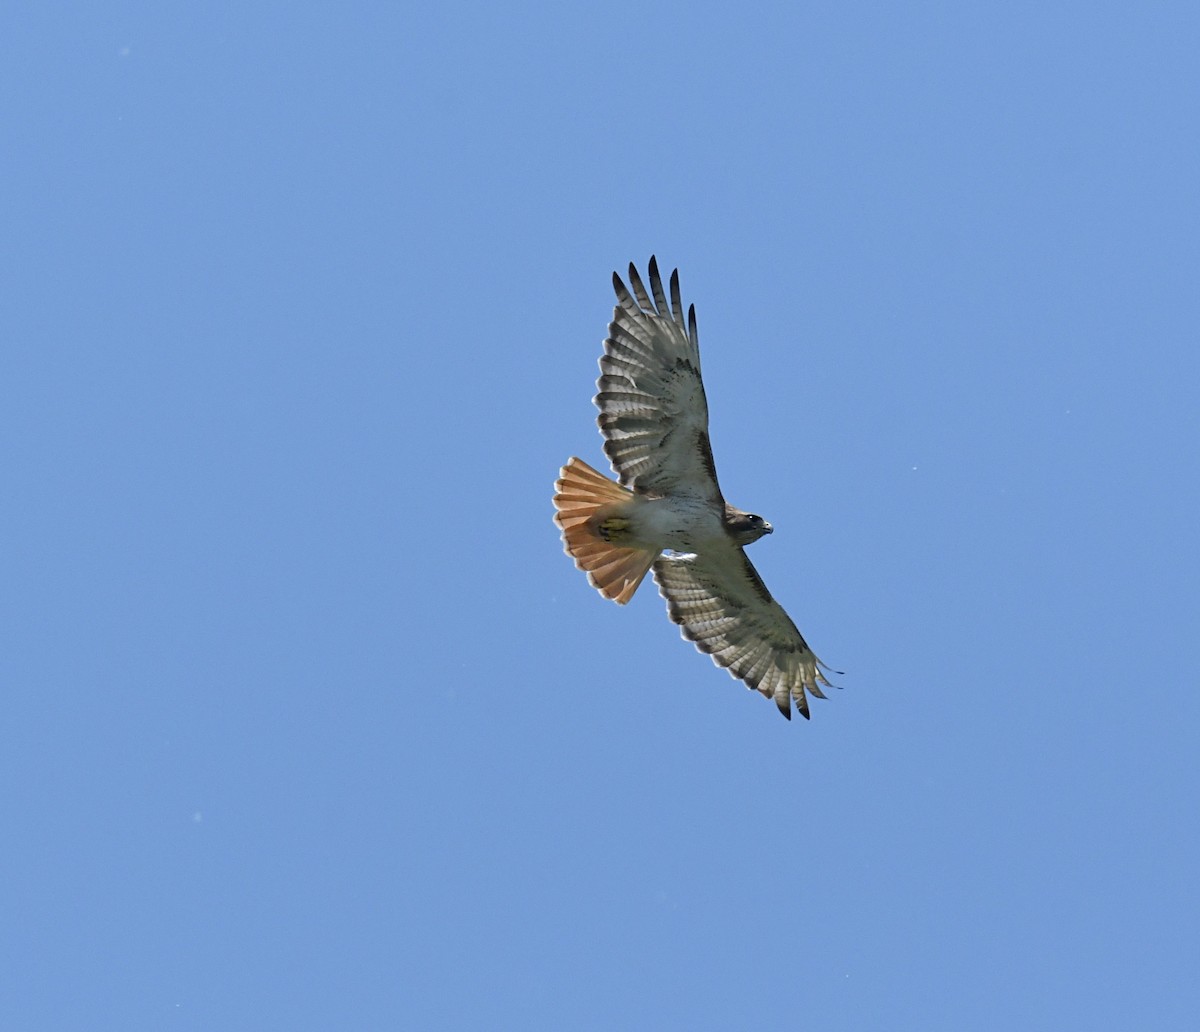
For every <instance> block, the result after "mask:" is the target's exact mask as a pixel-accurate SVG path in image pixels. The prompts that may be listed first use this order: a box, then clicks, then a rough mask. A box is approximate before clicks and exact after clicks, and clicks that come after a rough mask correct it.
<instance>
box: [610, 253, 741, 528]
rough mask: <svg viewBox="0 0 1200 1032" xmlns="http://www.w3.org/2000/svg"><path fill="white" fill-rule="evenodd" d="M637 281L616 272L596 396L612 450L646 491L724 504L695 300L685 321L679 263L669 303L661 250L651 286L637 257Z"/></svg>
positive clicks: (625, 473) (618, 467)
mask: <svg viewBox="0 0 1200 1032" xmlns="http://www.w3.org/2000/svg"><path fill="white" fill-rule="evenodd" d="M629 283H630V286H631V287H632V289H633V293H632V294H630V292H629V290H627V289H626V287H625V284H624V283H623V282H621V277H620V276H618V275H617V274H616V273H615V272H614V273H613V289H615V290H616V292H617V307H616V308H615V310H614V311H613V321H612V322H611V323H609V326H608V339H607V340H605V342H604V355H603V356H602V357H601V359H600V373H601V375H600V379H599V380H597V381H596V386H597V387H599V389H600V392H599V393H598V394H597V395H596V397H595V402H596V405H597V407H598V408H599V409H600V417H599V419H598V420H597V422H599V424H600V432H601V433H602V434H603V435H604V451H605V453H606V454H607V455H608V457H609V459H610V460H611V461H612V465H613V469H614V470H615V472H616V473H617V476H618V477H619V478H620V480H621V483H622V484H624V485H625V486H626V487H629V488H632V489H633V490H635V491H638V492H639V493H643V494H653V495H688V496H690V497H696V498H703V499H704V500H705V501H708V502H711V503H713V504H717V505H722V504H724V500H723V499H722V497H721V489H720V487H718V486H717V471H716V469H715V467H714V465H713V457H712V448H711V447H710V445H709V442H708V401H707V400H706V399H705V397H704V384H703V382H701V379H700V343H699V338H698V337H697V335H696V309H695V306H691V307H689V308H688V313H687V322H686V323H684V319H683V303H682V302H681V301H680V298H679V270H678V269H676V270H675V271H674V272H672V273H671V303H670V306H669V307H668V305H667V298H666V294H664V292H663V285H662V278H661V277H660V276H659V274H658V262H657V261H656V260H655V259H654V258H651V259H650V292H649V293H647V291H646V288H645V286H644V285H643V283H642V280H641V277H640V276H638V272H637V269H636V268H635V267H634V266H633V265H632V264H631V265H630V266H629ZM651 295H653V300H651Z"/></svg>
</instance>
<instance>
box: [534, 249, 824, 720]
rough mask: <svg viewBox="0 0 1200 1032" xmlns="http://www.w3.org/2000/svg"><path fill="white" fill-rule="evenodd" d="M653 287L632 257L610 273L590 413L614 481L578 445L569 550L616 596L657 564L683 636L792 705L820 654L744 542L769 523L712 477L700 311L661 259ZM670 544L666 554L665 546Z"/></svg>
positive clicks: (802, 703) (568, 513)
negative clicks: (609, 303) (609, 316)
mask: <svg viewBox="0 0 1200 1032" xmlns="http://www.w3.org/2000/svg"><path fill="white" fill-rule="evenodd" d="M649 273H650V290H649V291H647V290H646V287H645V286H644V285H643V283H642V280H641V277H640V276H639V275H638V272H637V269H636V268H635V267H634V266H633V265H630V267H629V281H630V287H631V288H632V293H631V292H630V290H629V289H627V288H626V286H625V284H624V283H623V282H622V280H621V278H620V276H618V275H617V274H616V273H614V274H613V288H614V290H615V291H616V294H617V307H616V309H615V311H614V314H613V321H612V322H611V323H610V324H609V327H608V333H609V335H608V338H607V339H606V340H605V342H604V354H603V356H601V359H600V373H601V375H600V379H599V380H598V381H597V386H598V387H599V393H598V394H597V395H596V398H595V402H596V405H597V407H598V408H599V409H600V416H599V419H598V423H599V425H600V431H601V433H602V434H603V436H604V450H605V453H606V454H607V455H608V457H609V459H610V461H611V462H612V464H613V469H614V470H615V471H616V473H617V476H618V478H619V481H620V482H619V483H613V481H611V480H609V479H608V478H607V477H605V476H604V475H603V474H601V473H598V472H597V471H596V470H594V469H592V468H591V467H590V466H588V465H587V463H585V462H583V461H582V460H580V459H578V458H572V459H571V460H570V461H568V463H567V465H566V466H564V467H563V469H562V472H561V476H560V478H559V480H558V482H557V483H556V484H555V496H554V505H555V509H556V510H557V511H556V513H555V522H557V523H558V525H559V527H560V528H561V530H562V533H563V544H564V547H565V549H566V551H567V553H568V554H569V555H570V556H571V557H572V558H573V559H574V560H575V563H576V565H577V566H579V568H580V569H582V570H585V571H586V572H587V574H588V579H589V580H590V581H591V583H592V585H593V586H594V587H596V588H597V590H599V591H600V592H601V594H603V595H604V596H605V597H606V598H610V599H612V600H613V601H615V602H618V603H621V604H624V603H626V602H628V601H629V599H630V598H632V597H633V594H634V592H635V591H636V590H637V587H638V585H639V584H640V583H641V581H642V579H643V578H644V577H645V575H646V573H647V572H648V571H649V570H651V569H653V570H654V576H655V579H656V580H657V581H658V585H659V590H660V592H661V594H662V595H663V597H664V598H666V600H667V612H668V615H669V616H670V618H671V619H672V620H673V621H674V622H675V623H677V624H679V625H680V627H681V630H682V633H683V636H684V637H685V638H687V639H689V640H690V641H693V642H694V643H695V644H696V647H697V648H698V649H700V651H702V652H705V653H708V654H709V655H711V656H712V658H713V660H714V661H715V662H716V663H717V664H718V665H719V666H723V667H725V668H726V669H728V670H729V672H730V674H731V675H733V676H734V677H738V678H740V679H741V680H743V681H745V682H746V684H747V686H749V687H751V688H754V689H756V690H757V691H759V692H761V693H762V694H763V695H765V696H767V697H768V698H772V699H774V700H775V702H776V704H777V706H778V708H779V711H780V712H781V713H782V714H783V715H784V716H785V717H788V718H790V717H791V703H792V702H794V703H795V705H796V708H797V709H798V710H799V711H800V713H801V714H803V715H804V716H805V717H807V716H808V715H809V714H808V702H807V700H806V698H805V692H806V690H807V692H808V693H810V694H812V695H815V696H817V697H818V698H824V696H823V695H822V693H821V688H820V686H821V685H826V686H828V684H829V682H828V681H827V680H826V679H825V676H824V674H823V672H822V671H823V665H822V664H821V662H820V660H818V659H817V657H816V656H815V655H813V653H812V651H811V650H810V649H809V648H808V646H807V644H806V643H805V641H804V639H803V638H802V637H801V635H800V632H799V631H798V630H797V629H796V625H795V624H793V623H792V621H791V620H790V619H789V618H788V615H787V613H785V612H784V611H783V609H782V607H781V606H780V605H779V603H777V602H776V601H775V600H774V599H773V598H772V597H771V594H770V592H769V591H767V589H766V586H765V585H764V584H763V582H762V579H761V578H760V577H759V576H758V573H757V571H756V570H755V569H754V567H753V566H752V565H751V563H750V560H749V559H748V558H747V557H746V555H745V553H744V552H743V550H742V549H743V548H744V547H745V546H746V545H748V544H751V543H752V542H754V541H757V540H758V539H759V538H760V537H762V536H763V535H764V534H770V533H771V531H772V528H771V525H770V524H769V523H767V522H766V520H764V519H762V517H760V516H756V515H754V514H753V513H748V512H744V511H743V510H741V509H738V508H736V507H734V506H732V505H729V504H728V503H727V502H726V501H725V499H724V497H723V496H722V494H721V489H720V487H719V486H718V483H717V473H716V467H715V464H714V462H713V457H712V448H711V446H710V443H709V438H708V401H707V399H706V398H705V394H704V384H703V381H702V380H701V376H700V349H699V338H698V335H697V332H696V312H695V308H694V307H691V308H689V309H688V312H687V319H686V322H685V320H684V314H683V305H682V302H681V300H680V292H679V273H678V271H676V272H674V273H672V275H671V281H670V303H669V304H668V301H667V296H666V293H665V292H664V291H663V284H662V279H661V277H660V276H659V272H658V263H657V262H656V261H655V259H654V258H651V259H650V265H649ZM664 553H666V554H664Z"/></svg>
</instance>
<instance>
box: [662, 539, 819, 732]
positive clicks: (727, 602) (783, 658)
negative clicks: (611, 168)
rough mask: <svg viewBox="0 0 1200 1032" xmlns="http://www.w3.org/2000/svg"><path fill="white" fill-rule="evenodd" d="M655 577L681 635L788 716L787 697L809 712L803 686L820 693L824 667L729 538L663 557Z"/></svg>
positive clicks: (805, 715)
mask: <svg viewBox="0 0 1200 1032" xmlns="http://www.w3.org/2000/svg"><path fill="white" fill-rule="evenodd" d="M654 579H655V580H656V581H657V582H658V589H659V592H660V593H661V594H662V596H663V598H665V599H666V600H667V613H668V615H669V616H670V617H671V619H672V620H673V621H674V622H675V623H677V624H679V625H680V630H681V633H682V634H683V637H684V638H686V639H687V640H688V641H691V642H694V643H695V645H696V648H698V649H699V650H700V651H701V652H704V653H707V654H708V655H710V656H711V657H712V659H713V662H714V663H716V664H717V666H720V667H724V668H725V669H726V670H728V671H729V673H730V676H732V677H736V678H740V679H741V680H743V681H745V682H746V686H747V687H749V688H753V689H755V690H757V691H759V692H762V694H763V695H765V696H766V697H767V698H768V699H774V700H775V705H776V706H778V707H779V712H780V713H782V714H783V715H784V716H785V717H787V718H788V719H789V720H790V719H791V717H792V713H791V705H790V704H791V701H792V700H795V703H796V709H797V710H799V711H800V714H801V715H802V716H803V717H804V718H805V719H807V718H808V700H807V698H806V697H805V694H804V693H805V691H806V690H807V691H809V692H811V693H812V694H813V695H815V696H816V697H817V698H818V699H823V698H825V696H824V694H823V693H822V692H821V685H825V687H827V688H828V687H831V685H830V684H829V682H828V681H827V680H826V679H825V674H824V671H825V670H827V669H828V668H827V667H825V665H824V664H823V663H822V662H821V661H820V660H819V659H817V657H816V656H815V655H814V654H813V651H812V649H810V648H809V647H808V644H807V643H806V642H805V640H804V638H803V637H801V635H800V632H799V630H797V628H796V625H795V624H794V623H792V621H791V618H790V617H789V616H788V615H787V613H786V612H784V610H783V607H782V606H781V605H780V604H779V603H778V602H776V601H775V600H774V599H773V598H772V597H771V593H770V592H769V591H768V590H767V588H766V585H764V584H763V582H762V579H761V578H760V577H759V575H758V571H757V570H755V569H754V566H753V565H752V564H751V562H750V560H749V559H748V558H746V553H745V552H744V551H743V550H742V549H741V548H739V547H738V546H737V545H735V544H734V543H733V542H732V541H731V542H730V543H729V544H728V546H727V547H723V548H719V549H713V550H711V551H706V552H705V553H704V554H703V555H664V556H662V557H660V558H659V559H658V560H657V561H656V562H655V563H654Z"/></svg>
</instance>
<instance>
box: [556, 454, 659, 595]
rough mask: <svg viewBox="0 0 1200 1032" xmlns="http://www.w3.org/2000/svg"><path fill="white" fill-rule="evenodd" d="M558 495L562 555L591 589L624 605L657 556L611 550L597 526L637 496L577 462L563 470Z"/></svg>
mask: <svg viewBox="0 0 1200 1032" xmlns="http://www.w3.org/2000/svg"><path fill="white" fill-rule="evenodd" d="M554 492H555V493H554V508H555V509H557V510H558V511H557V512H556V513H555V514H554V522H555V523H557V524H558V526H559V528H560V529H561V530H562V536H563V548H564V550H565V551H566V553H567V554H568V555H569V556H570V557H571V558H572V559H574V560H575V565H576V566H578V567H579V569H581V570H583V571H584V572H585V573H587V575H588V580H589V581H590V582H591V585H592V587H594V588H595V589H596V590H597V591H599V592H600V594H602V595H603V596H604V597H605V598H610V599H612V600H613V601H614V602H617V603H619V604H620V605H624V604H625V603H626V602H628V601H629V600H630V599H631V598H633V593H634V592H635V591H637V589H638V585H639V584H641V583H642V578H643V577H645V576H646V573H647V572H648V571H649V569H650V567H651V565H652V564H653V563H654V560H655V559H657V558H658V553H657V552H647V551H645V550H644V549H640V548H621V547H620V546H619V545H613V544H610V543H609V542H607V541H605V540H604V539H603V538H602V537H601V536H600V535H599V533H597V531H596V524H597V522H598V521H599V520H600V519H603V518H604V517H605V516H606V515H608V514H609V513H608V512H606V510H610V509H611V510H612V511H614V512H615V511H618V510H619V509H620V507H622V506H624V505H626V504H627V503H628V502H629V500H630V499H631V498H632V497H633V492H632V491H630V490H629V489H628V488H625V487H622V486H621V485H620V484H618V483H615V482H614V481H612V480H609V479H608V477H606V476H605V475H604V474H603V473H598V472H596V470H594V469H592V467H591V466H589V465H588V464H587V463H586V462H584V461H582V460H581V459H575V458H572V459H570V460H568V462H567V464H566V465H565V466H563V468H562V473H561V475H560V476H559V479H558V480H557V481H556V482H555V484H554Z"/></svg>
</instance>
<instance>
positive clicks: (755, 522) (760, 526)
mask: <svg viewBox="0 0 1200 1032" xmlns="http://www.w3.org/2000/svg"><path fill="white" fill-rule="evenodd" d="M774 529H775V528H774V527H772V526H771V524H769V523H768V522H767V521H766V520H764V519H763V518H762V517H761V516H755V515H754V513H752V512H742V510H741V509H735V508H734V507H733V506H732V505H726V506H725V532H726V533H727V534H728V535H729V536H730V537H731V538H733V540H734V543H735V544H738V545H741V546H742V547H745V546H746V545H748V544H750V543H751V542H753V541H757V540H758V539H759V538H760V537H762V536H763V535H764V534H770V533H771V531H772V530H774Z"/></svg>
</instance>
